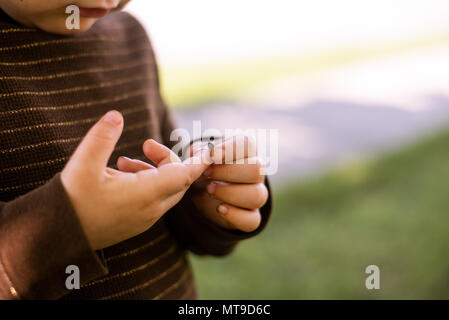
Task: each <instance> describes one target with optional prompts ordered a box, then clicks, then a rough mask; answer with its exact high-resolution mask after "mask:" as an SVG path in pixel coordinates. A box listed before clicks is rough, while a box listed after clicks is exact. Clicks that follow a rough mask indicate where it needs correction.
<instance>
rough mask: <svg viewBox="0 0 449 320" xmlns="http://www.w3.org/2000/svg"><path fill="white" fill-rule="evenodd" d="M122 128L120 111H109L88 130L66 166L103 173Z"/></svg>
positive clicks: (95, 173)
mask: <svg viewBox="0 0 449 320" xmlns="http://www.w3.org/2000/svg"><path fill="white" fill-rule="evenodd" d="M122 130H123V117H122V115H121V114H120V112H118V111H109V112H108V113H106V114H105V115H104V116H103V117H102V118H101V119H100V120H99V121H98V122H97V123H96V124H95V125H94V126H93V127H92V128H91V129H90V130H89V132H88V133H87V135H86V136H85V137H84V139H83V140H82V141H81V143H80V145H79V146H78V148H77V149H76V150H75V153H74V154H73V156H72V158H71V159H70V161H69V163H68V164H67V166H72V165H75V166H76V167H77V168H78V169H80V168H81V169H86V170H88V171H89V173H90V174H94V175H97V174H98V175H99V174H100V173H103V171H104V169H105V168H106V166H107V164H108V161H109V158H110V157H111V154H112V152H113V151H114V148H115V145H116V144H117V141H118V139H119V138H120V135H121V134H122Z"/></svg>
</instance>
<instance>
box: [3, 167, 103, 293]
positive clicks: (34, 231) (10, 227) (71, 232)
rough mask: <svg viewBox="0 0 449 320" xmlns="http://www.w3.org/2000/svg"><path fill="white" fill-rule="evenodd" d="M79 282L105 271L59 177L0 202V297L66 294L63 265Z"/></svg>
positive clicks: (88, 279)
mask: <svg viewBox="0 0 449 320" xmlns="http://www.w3.org/2000/svg"><path fill="white" fill-rule="evenodd" d="M70 265H74V266H77V267H78V268H79V271H80V284H81V285H82V284H84V283H87V282H90V281H92V280H93V279H95V278H98V277H100V276H103V275H106V274H107V272H108V271H107V268H106V266H105V264H104V261H103V260H102V259H101V258H100V256H99V255H97V253H96V252H95V251H94V250H93V249H92V248H91V247H90V245H89V243H88V240H87V237H86V236H85V234H84V231H83V230H82V227H81V224H80V222H79V220H78V218H77V215H76V213H75V211H74V209H73V207H72V205H71V203H70V199H69V198H68V196H67V194H66V192H65V189H64V187H63V186H62V183H61V180H60V174H57V175H56V176H55V177H53V178H52V179H51V180H50V181H49V182H48V183H47V184H45V185H43V186H42V187H40V188H37V189H35V190H33V191H31V192H29V193H28V194H26V195H24V196H21V197H19V198H17V199H15V200H13V201H10V202H0V299H57V298H60V297H62V296H64V295H65V294H67V293H69V290H68V289H67V288H66V284H65V283H66V279H67V277H68V276H69V275H70V274H66V268H67V267H68V266H70Z"/></svg>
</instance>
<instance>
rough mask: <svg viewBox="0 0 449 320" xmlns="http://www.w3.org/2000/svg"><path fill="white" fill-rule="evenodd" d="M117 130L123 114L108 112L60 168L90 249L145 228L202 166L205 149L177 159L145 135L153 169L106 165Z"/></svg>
mask: <svg viewBox="0 0 449 320" xmlns="http://www.w3.org/2000/svg"><path fill="white" fill-rule="evenodd" d="M122 130H123V118H122V116H121V114H120V113H119V112H117V111H110V112H108V113H107V114H106V115H105V116H104V117H103V118H102V119H101V120H100V121H99V122H97V123H96V124H95V125H94V126H93V127H92V128H91V129H90V131H89V132H88V134H87V135H86V137H84V139H83V141H82V142H81V144H80V145H79V146H78V148H77V149H76V151H75V153H74V154H73V156H72V157H71V159H70V160H69V162H68V163H67V165H66V167H65V168H64V170H63V171H62V174H61V181H62V184H63V186H64V188H65V190H66V192H67V194H68V196H69V198H70V200H71V202H72V205H73V207H74V209H75V211H76V213H77V215H78V217H79V220H80V222H81V225H82V227H83V229H84V231H85V233H86V236H87V238H88V240H89V242H90V244H91V246H92V248H93V249H94V250H98V249H102V248H105V247H108V246H111V245H114V244H116V243H119V242H121V241H124V240H126V239H129V238H131V237H134V236H136V235H138V234H140V233H142V232H144V231H146V230H147V229H149V228H150V227H151V226H152V225H153V224H154V223H156V221H157V220H158V219H159V218H161V217H162V216H163V215H164V213H165V212H167V211H168V210H169V209H170V208H171V207H173V206H174V205H175V204H176V203H178V202H179V201H180V200H181V198H182V197H183V195H184V193H185V192H186V191H187V189H188V188H189V187H190V185H191V184H192V183H193V182H194V181H195V180H196V179H198V177H200V176H201V174H202V173H203V172H204V171H205V170H206V169H207V168H208V166H209V164H210V163H211V162H210V154H209V150H208V149H207V148H205V149H201V150H198V151H197V153H196V154H195V155H194V157H192V158H190V159H187V160H185V161H184V162H181V160H179V158H178V157H177V156H176V155H175V154H174V153H173V152H172V151H171V150H170V149H168V148H167V147H165V146H163V145H161V144H159V143H157V142H155V141H154V140H149V141H147V142H146V150H147V151H148V150H149V149H150V152H147V155H148V153H149V154H150V155H151V159H150V160H151V161H153V162H154V163H155V164H156V166H157V168H154V167H151V168H150V169H148V170H143V171H138V172H136V173H131V172H120V171H118V170H114V169H111V168H107V163H108V160H109V157H110V156H111V154H112V152H113V150H114V147H115V145H116V143H117V141H118V139H119V138H120V135H121V133H122Z"/></svg>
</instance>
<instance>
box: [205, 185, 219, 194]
mask: <svg viewBox="0 0 449 320" xmlns="http://www.w3.org/2000/svg"><path fill="white" fill-rule="evenodd" d="M216 188H217V184H216V183H215V182H212V183H209V184H208V185H207V193H209V194H214V193H215V189H216Z"/></svg>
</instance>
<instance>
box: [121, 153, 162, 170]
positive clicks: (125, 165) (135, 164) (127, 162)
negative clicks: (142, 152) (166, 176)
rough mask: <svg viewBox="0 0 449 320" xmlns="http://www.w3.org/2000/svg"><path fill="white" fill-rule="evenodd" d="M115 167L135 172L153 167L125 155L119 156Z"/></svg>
mask: <svg viewBox="0 0 449 320" xmlns="http://www.w3.org/2000/svg"><path fill="white" fill-rule="evenodd" d="M117 168H118V169H119V170H120V171H123V172H130V173H136V172H139V171H142V170H149V169H155V168H154V167H153V166H152V165H151V164H149V163H146V162H143V161H140V160H136V159H130V158H127V157H120V158H118V160H117Z"/></svg>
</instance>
